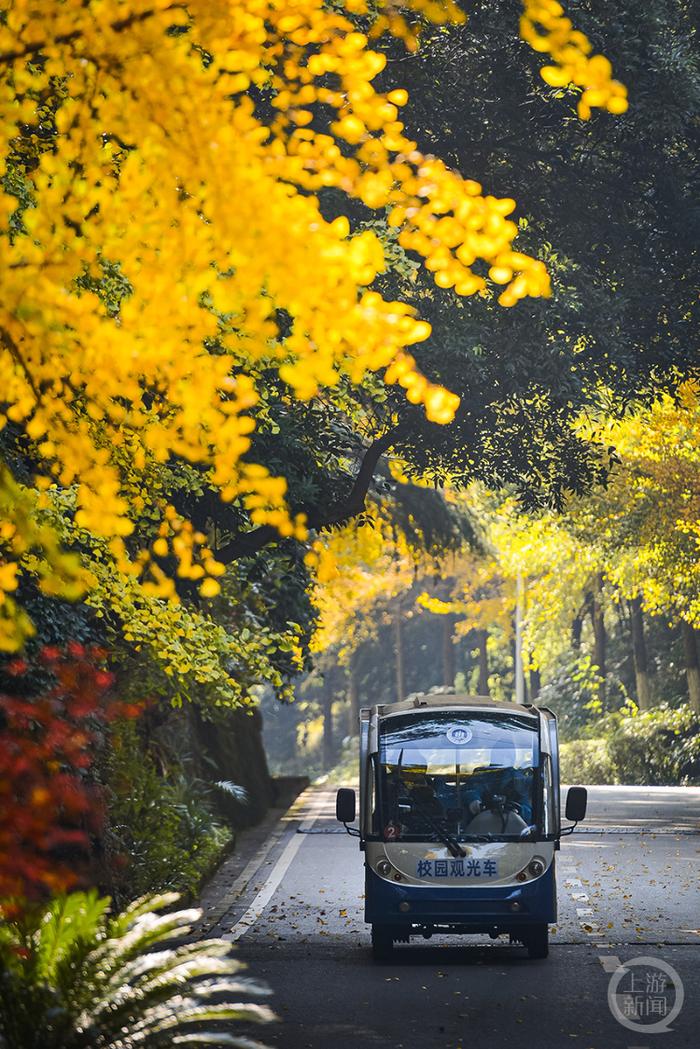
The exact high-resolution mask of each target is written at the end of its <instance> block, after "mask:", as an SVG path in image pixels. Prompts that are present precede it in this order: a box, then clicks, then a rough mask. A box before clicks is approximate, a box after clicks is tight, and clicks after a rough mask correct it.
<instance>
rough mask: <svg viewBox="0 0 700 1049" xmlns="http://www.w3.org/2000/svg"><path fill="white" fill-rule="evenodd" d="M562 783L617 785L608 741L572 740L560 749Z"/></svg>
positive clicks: (601, 739)
mask: <svg viewBox="0 0 700 1049" xmlns="http://www.w3.org/2000/svg"><path fill="white" fill-rule="evenodd" d="M559 759H560V762H561V781H562V783H568V784H572V783H580V784H584V783H585V784H588V785H591V784H594V783H615V782H616V780H615V770H614V768H613V764H612V761H611V759H610V754H609V753H608V741H607V740H606V739H603V738H600V739H572V740H571V741H570V742H568V743H562V744H561V747H560V748H559Z"/></svg>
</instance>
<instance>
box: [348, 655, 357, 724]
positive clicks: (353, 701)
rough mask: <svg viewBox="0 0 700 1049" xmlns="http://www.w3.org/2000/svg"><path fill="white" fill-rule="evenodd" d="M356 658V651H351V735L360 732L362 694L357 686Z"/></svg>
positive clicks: (349, 716) (349, 688)
mask: <svg viewBox="0 0 700 1049" xmlns="http://www.w3.org/2000/svg"><path fill="white" fill-rule="evenodd" d="M355 658H356V657H355V653H354V652H351V653H350V659H349V661H348V701H349V703H348V706H349V713H348V718H349V721H350V724H349V725H348V729H349V735H351V736H358V735H359V734H360V695H359V692H358V688H357V667H356V665H355Z"/></svg>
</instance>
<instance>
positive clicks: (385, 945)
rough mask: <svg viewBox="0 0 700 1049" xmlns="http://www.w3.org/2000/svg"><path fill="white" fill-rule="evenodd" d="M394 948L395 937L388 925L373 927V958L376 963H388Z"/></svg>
mask: <svg viewBox="0 0 700 1049" xmlns="http://www.w3.org/2000/svg"><path fill="white" fill-rule="evenodd" d="M393 948H394V937H393V936H392V935H391V929H390V928H388V926H386V925H373V926H372V957H373V958H374V960H375V962H388V961H389V960H390V959H391V956H392V953H393Z"/></svg>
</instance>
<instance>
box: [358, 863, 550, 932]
mask: <svg viewBox="0 0 700 1049" xmlns="http://www.w3.org/2000/svg"><path fill="white" fill-rule="evenodd" d="M402 903H403V904H404V905H405V904H408V910H406V908H405V906H404V909H403V910H400V909H399V908H400V905H401V904H402ZM514 903H516V904H518V908H517V909H516V911H513V910H512V909H511V905H512V904H514ZM556 918H557V889H556V878H555V874H554V864H552V865H551V866H550V867H548V869H547V870H546V871H545V873H544V874H543V875H542V877H541V878H537V879H535V880H534V881H530V882H525V883H524V884H523V885H517V886H515V885H507V886H488V887H487V886H484V887H483V888H482V887H479V888H471V887H470V888H462V887H455V888H445V887H444V886H440V885H401V884H400V883H396V882H391V881H387V880H386V879H385V878H380V877H379V875H378V874H375V872H374V871H373V870H372V869H371V868H370V867H365V921H366V922H371V923H372V924H373V925H374V924H376V925H393V926H398V927H399V928H402V929H405V930H406V931H408V929H409V928H410V927H411V926H413V925H419V926H434V925H436V926H451V927H454V928H455V929H456V930H457V929H458V931H460V932H469V931H470V930H471V931H473V932H487V931H490V930H492V929H494V928H497V929H500V930H501V931H503V932H510V931H512V930H515V931H517V929H518V928H521V927H522V926H524V925H532V924H534V923H540V922H553V921H556Z"/></svg>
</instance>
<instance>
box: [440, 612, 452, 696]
mask: <svg viewBox="0 0 700 1049" xmlns="http://www.w3.org/2000/svg"><path fill="white" fill-rule="evenodd" d="M454 625H455V617H454V616H451V615H447V616H443V617H442V683H443V685H447V687H448V688H453V687H454V683H455V646H454V641H453V640H452V631H453V629H454Z"/></svg>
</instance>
